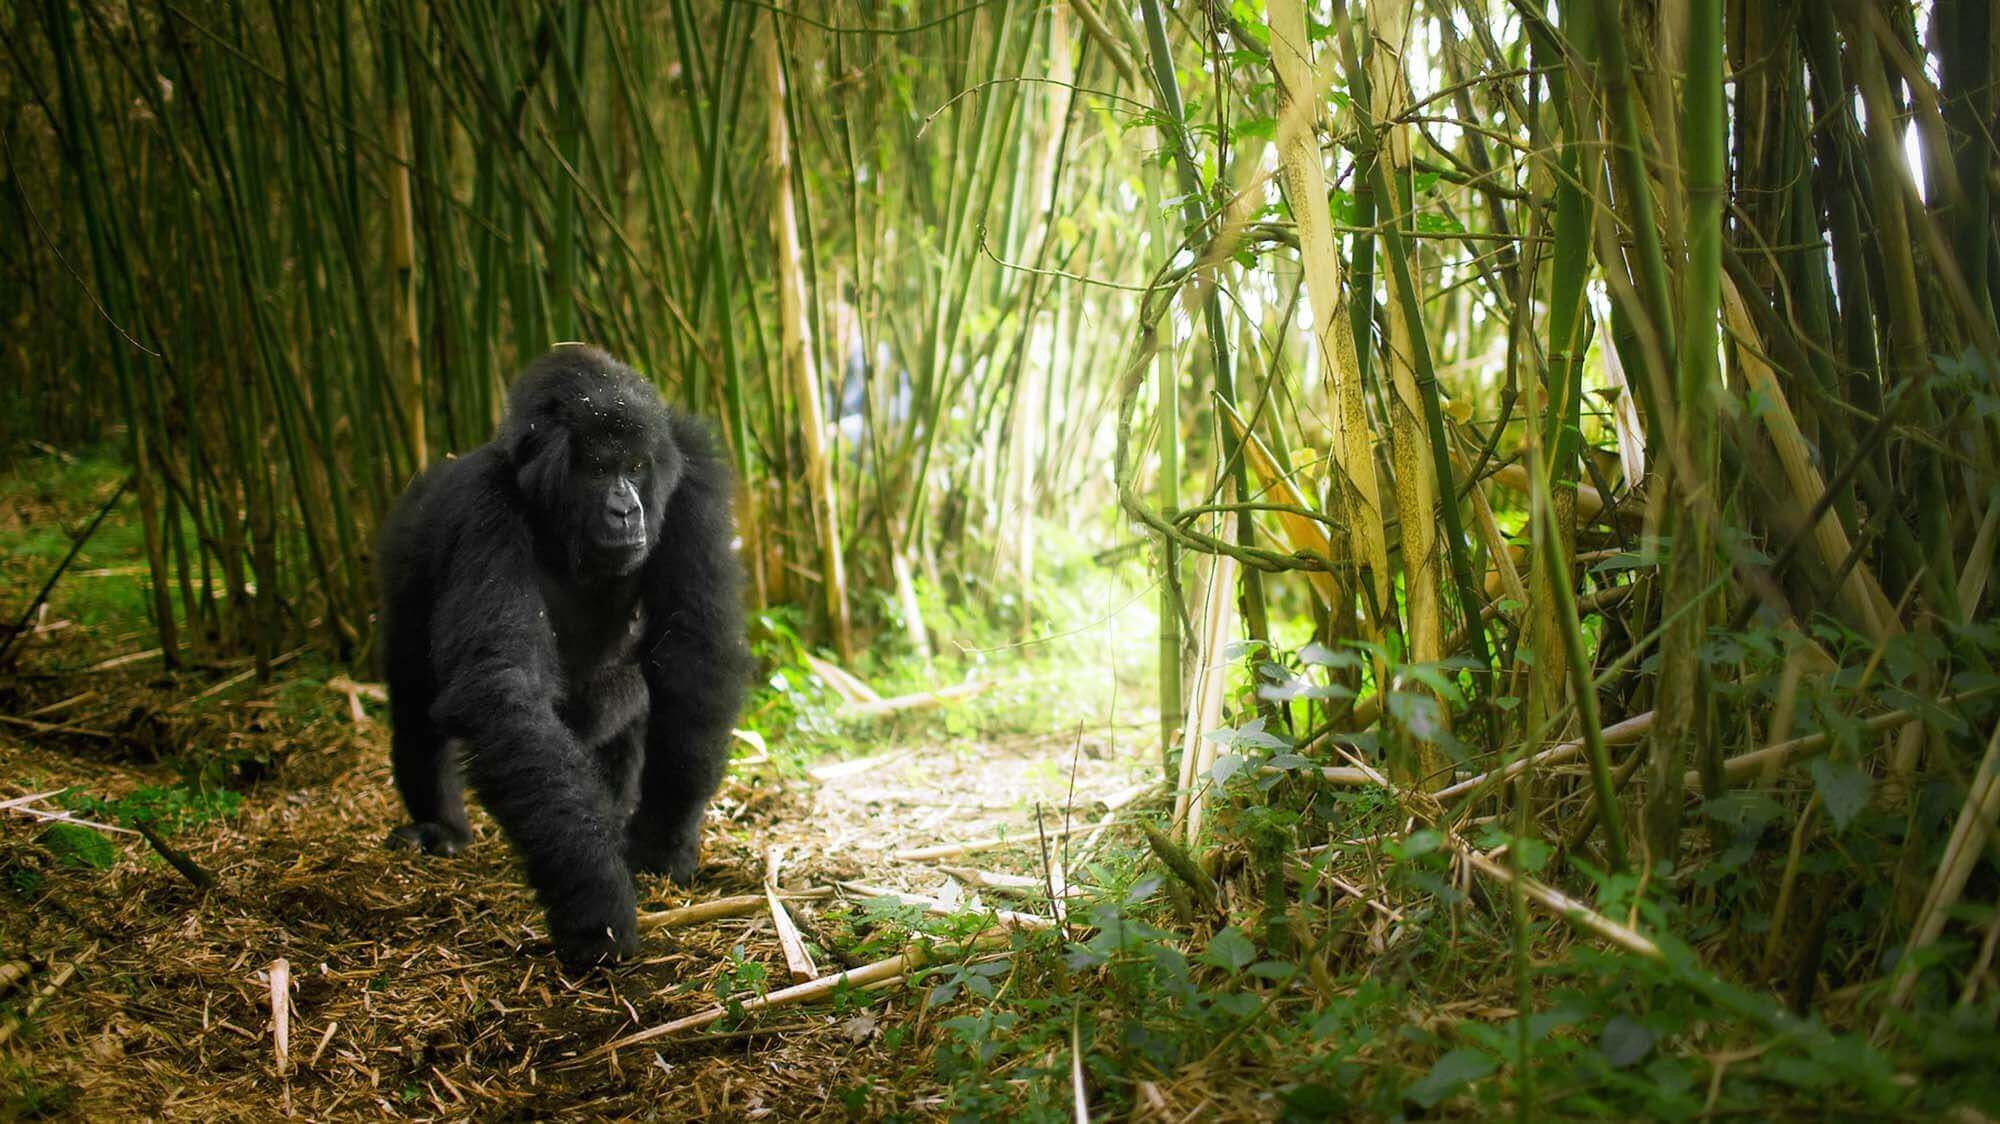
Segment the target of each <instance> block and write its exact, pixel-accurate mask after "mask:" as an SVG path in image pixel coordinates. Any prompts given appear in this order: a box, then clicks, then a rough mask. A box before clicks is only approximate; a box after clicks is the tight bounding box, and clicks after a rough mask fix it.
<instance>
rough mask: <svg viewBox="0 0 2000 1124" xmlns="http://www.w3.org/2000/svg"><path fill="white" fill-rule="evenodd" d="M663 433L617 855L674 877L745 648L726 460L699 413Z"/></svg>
mask: <svg viewBox="0 0 2000 1124" xmlns="http://www.w3.org/2000/svg"><path fill="white" fill-rule="evenodd" d="M673 437H674V441H675V443H676V444H677V445H679V446H680V449H681V452H682V453H683V454H684V455H685V457H686V468H685V469H684V471H683V474H682V476H681V480H680V484H679V486H678V487H676V488H675V489H674V493H673V496H672V498H671V499H670V500H669V501H668V504H667V509H666V517H665V520H664V525H663V526H662V527H661V530H660V541H659V544H658V546H656V547H655V548H654V550H653V554H652V557H651V558H649V559H648V560H647V564H646V570H645V598H646V623H647V630H646V635H645V636H644V637H643V638H642V639H641V641H640V646H639V651H640V660H641V667H642V669H643V670H644V672H645V676H646V685H647V687H648V689H649V692H650V694H651V702H652V714H651V717H650V719H649V720H648V722H647V746H646V765H645V771H644V773H643V774H642V775H641V777H640V781H639V808H638V811H637V813H636V814H635V815H634V816H633V817H632V820H631V824H630V827H629V829H628V841H627V852H626V853H627V854H628V856H629V857H630V859H631V862H632V865H633V866H634V867H636V868H638V869H641V870H647V871H654V872H664V873H666V874H668V875H671V876H672V877H673V879H674V880H675V881H676V882H686V881H688V880H689V879H690V878H692V877H693V876H694V870H695V865H696V863H697V861H698V860H699V857H700V848H701V817H702V812H703V810H704V809H705V808H706V807H707V806H708V799H709V797H711V796H713V795H714V794H715V790H716V787H717V786H718V785H719V784H720V783H721V781H722V770H723V767H724V766H725V765H726V764H727V763H728V760H729V731H730V727H731V726H732V725H733V724H734V723H735V721H736V715H737V712H738V711H739V710H740V709H741V707H742V704H743V693H744V688H745V686H746V685H747V684H746V680H747V678H748V675H749V668H750V657H749V652H748V651H747V650H746V648H745V647H744V642H743V592H742V590H743V575H742V568H741V566H740V565H739V564H738V562H737V559H736V554H735V552H734V551H733V550H732V549H731V546H730V542H731V539H732V538H734V534H735V532H734V526H733V520H732V518H731V513H730V476H729V469H728V467H727V466H726V465H725V464H724V463H723V462H722V460H721V458H720V457H719V456H718V455H717V454H716V450H715V447H714V442H713V440H712V439H711V438H710V437H709V435H708V432H707V430H706V429H705V428H703V427H702V425H701V424H700V423H698V422H694V421H691V420H689V419H687V418H676V419H675V422H674V426H673Z"/></svg>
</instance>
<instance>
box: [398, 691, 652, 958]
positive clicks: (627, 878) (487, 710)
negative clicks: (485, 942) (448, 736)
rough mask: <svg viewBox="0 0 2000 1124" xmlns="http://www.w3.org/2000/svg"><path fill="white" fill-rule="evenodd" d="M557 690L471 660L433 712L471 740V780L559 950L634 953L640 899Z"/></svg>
mask: <svg viewBox="0 0 2000 1124" xmlns="http://www.w3.org/2000/svg"><path fill="white" fill-rule="evenodd" d="M524 662H525V661H524ZM554 695H555V691H554V688H553V687H552V686H551V685H549V684H547V683H545V682H542V681H540V680H539V679H538V678H537V677H536V676H535V675H533V674H531V673H529V672H527V671H525V670H523V669H522V667H521V666H520V665H519V664H516V663H511V662H494V663H484V664H473V665H471V666H469V667H466V668H464V669H462V671H461V673H460V674H459V675H458V676H456V677H454V680H453V684H452V686H451V687H450V688H447V690H446V691H445V693H444V696H443V697H442V698H440V700H439V702H438V705H437V710H438V712H439V716H440V717H442V718H444V719H445V720H446V721H447V722H448V724H449V727H450V728H451V729H452V730H454V731H460V730H462V731H463V732H464V734H465V737H466V740H467V741H469V742H471V744H472V751H471V753H470V754H469V755H468V757H467V758H466V765H467V772H468V775H469V778H470V780H471V781H472V786H473V788H474V789H476V790H477V791H478V793H479V798H480V801H481V802H482V803H483V804H485V806H486V810H487V811H488V812H489V813H491V814H492V816H493V819H494V821H495V822H496V823H498V824H499V825H500V830H501V831H502V832H504V833H505V834H506V836H507V838H508V840H509V841H510V842H512V843H513V844H514V849H515V851H516V852H518V853H519V854H520V856H521V863H522V865H523V866H524V867H526V868H527V875H528V883H529V885H531V886H533V887H534V888H535V894H536V896H537V897H539V898H540V899H541V903H542V908H543V909H544V911H545V912H546V913H547V916H548V923H549V935H550V936H551V937H553V938H555V943H556V951H557V953H558V954H559V955H560V956H561V957H562V959H563V961H564V963H566V964H569V965H571V966H582V965H587V964H591V963H595V962H597V961H600V960H605V959H617V958H618V957H621V956H629V955H631V954H633V953H635V952H637V951H638V949H639V933H638V929H637V927H636V926H635V924H634V920H635V907H636V901H635V898H634V896H633V892H632V874H631V870H630V869H629V868H628V867H627V866H626V865H625V856H624V854H623V853H622V852H621V851H620V849H619V847H618V846H617V843H616V839H617V832H618V823H617V817H616V815H615V813H614V812H613V811H612V809H611V807H610V800H609V796H608V794H607V793H606V791H605V787H604V783H603V781H602V780H601V779H600V777H599V775H598V772H597V765H596V762H595V761H594V760H592V754H591V753H590V751H588V750H587V749H585V748H584V747H583V746H582V744H580V743H579V742H578V741H577V738H576V734H575V732H574V731H572V730H571V729H570V728H569V727H568V726H567V725H565V724H564V723H563V721H562V719H561V718H559V717H558V716H557V714H556V708H555V699H554Z"/></svg>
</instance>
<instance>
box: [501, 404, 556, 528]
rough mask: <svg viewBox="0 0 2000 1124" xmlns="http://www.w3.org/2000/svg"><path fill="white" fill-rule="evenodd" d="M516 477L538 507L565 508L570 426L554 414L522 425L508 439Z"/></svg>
mask: <svg viewBox="0 0 2000 1124" xmlns="http://www.w3.org/2000/svg"><path fill="white" fill-rule="evenodd" d="M507 459H508V460H509V461H511V462H513V465H514V480H515V482H516V483H517V484H519V485H520V487H521V493H522V494H523V495H525V496H526V497H527V498H528V502H529V503H530V504H532V505H533V506H534V507H535V509H536V510H537V511H544V512H547V511H559V510H561V509H562V502H563V493H564V492H566V491H568V489H569V427H568V426H566V425H563V424H561V423H560V422H558V421H555V420H554V419H553V418H542V419H540V420H537V421H533V422H530V423H528V424H527V425H524V426H522V427H521V428H520V429H519V430H518V431H517V432H516V433H515V434H514V440H513V441H511V442H509V443H508V448H507Z"/></svg>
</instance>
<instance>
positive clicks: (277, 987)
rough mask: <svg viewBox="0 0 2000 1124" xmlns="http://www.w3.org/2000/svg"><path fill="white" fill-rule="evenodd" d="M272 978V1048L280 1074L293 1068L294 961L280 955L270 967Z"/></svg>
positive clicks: (281, 1075) (283, 1074) (284, 1073)
mask: <svg viewBox="0 0 2000 1124" xmlns="http://www.w3.org/2000/svg"><path fill="white" fill-rule="evenodd" d="M268 972H269V975H270V980H271V1049H272V1052H273V1054H274V1055H275V1056H276V1059H277V1064H278V1076H279V1077H283V1076H285V1075H286V1074H288V1073H290V1072H291V1070H292V963H291V961H289V960H286V959H285V958H284V957H282V956H280V957H278V958H277V959H276V960H273V961H271V966H270V968H269V969H268Z"/></svg>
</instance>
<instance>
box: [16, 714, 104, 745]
mask: <svg viewBox="0 0 2000 1124" xmlns="http://www.w3.org/2000/svg"><path fill="white" fill-rule="evenodd" d="M0 722H4V723H6V724H7V725H9V726H19V727H20V728H22V729H23V730H33V731H34V732H36V733H38V734H68V735H70V736H72V737H78V738H96V739H98V740H99V741H114V740H116V739H117V737H118V735H117V734H114V733H112V732H111V731H109V730H93V729H90V728H89V727H86V726H65V725H63V724H61V723H59V722H37V721H35V720H34V719H32V718H16V717H14V716H13V715H11V714H0Z"/></svg>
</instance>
